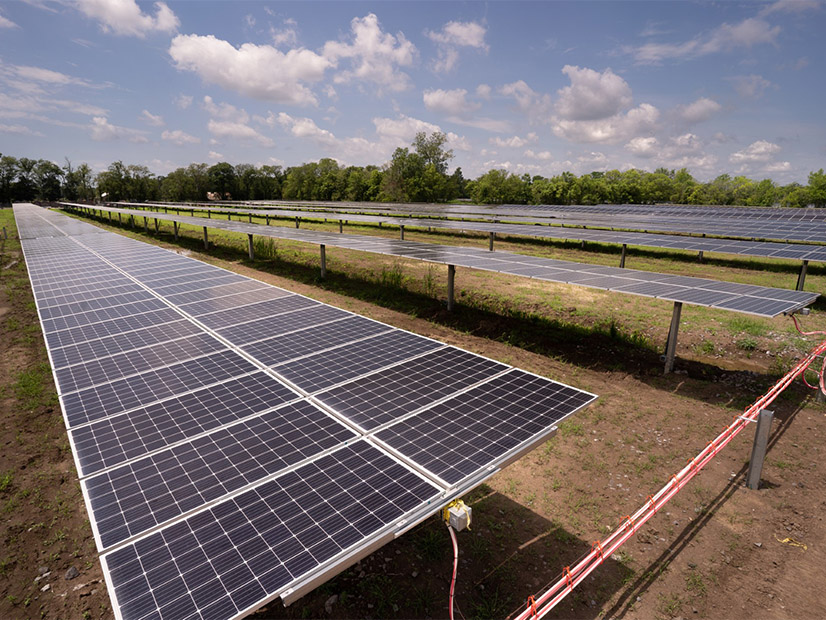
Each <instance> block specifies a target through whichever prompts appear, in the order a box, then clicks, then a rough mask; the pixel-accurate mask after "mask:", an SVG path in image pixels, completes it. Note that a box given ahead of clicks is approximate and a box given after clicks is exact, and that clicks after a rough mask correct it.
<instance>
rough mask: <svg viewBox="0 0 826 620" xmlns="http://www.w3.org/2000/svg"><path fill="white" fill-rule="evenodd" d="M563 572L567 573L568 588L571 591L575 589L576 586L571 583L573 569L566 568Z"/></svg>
mask: <svg viewBox="0 0 826 620" xmlns="http://www.w3.org/2000/svg"><path fill="white" fill-rule="evenodd" d="M562 572H563V573H565V583H566V584H567V585H568V587H569V588H570V589H571V590H573V589H574V584H573V582H572V581H571V567H570V566H566V567H565V568H563V569H562Z"/></svg>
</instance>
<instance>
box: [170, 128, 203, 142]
mask: <svg viewBox="0 0 826 620" xmlns="http://www.w3.org/2000/svg"><path fill="white" fill-rule="evenodd" d="M161 138H162V139H163V140H166V141H167V142H171V143H172V144H174V145H176V146H184V145H186V144H200V143H201V139H200V138H196V137H195V136H191V135H189V134H188V133H185V132H184V131H181V130H180V129H176V130H174V131H169V130H166V131H164V132H163V133H162V134H161Z"/></svg>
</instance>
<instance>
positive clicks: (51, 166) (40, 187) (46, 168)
mask: <svg viewBox="0 0 826 620" xmlns="http://www.w3.org/2000/svg"><path fill="white" fill-rule="evenodd" d="M34 178H35V182H36V183H37V197H38V198H39V199H40V200H48V201H52V200H60V193H61V187H60V183H61V180H62V178H63V170H61V168H60V166H58V165H57V164H55V163H54V162H51V161H48V160H45V159H41V160H39V161H38V162H37V165H36V166H35V167H34Z"/></svg>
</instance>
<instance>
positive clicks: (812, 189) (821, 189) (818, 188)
mask: <svg viewBox="0 0 826 620" xmlns="http://www.w3.org/2000/svg"><path fill="white" fill-rule="evenodd" d="M807 193H808V196H809V202H810V203H811V204H813V205H814V206H816V207H826V174H824V173H823V168H821V169H820V170H818V171H817V172H810V173H809V185H808V187H807Z"/></svg>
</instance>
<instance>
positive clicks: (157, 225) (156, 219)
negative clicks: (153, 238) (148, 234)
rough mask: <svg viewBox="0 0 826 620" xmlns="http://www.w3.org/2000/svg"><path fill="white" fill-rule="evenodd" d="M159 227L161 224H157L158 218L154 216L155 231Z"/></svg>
mask: <svg viewBox="0 0 826 620" xmlns="http://www.w3.org/2000/svg"><path fill="white" fill-rule="evenodd" d="M160 228H161V225H160V224H158V218H155V232H158V231H159V230H160Z"/></svg>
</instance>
